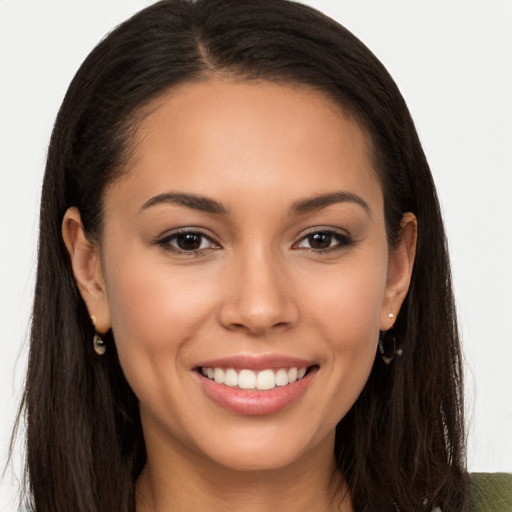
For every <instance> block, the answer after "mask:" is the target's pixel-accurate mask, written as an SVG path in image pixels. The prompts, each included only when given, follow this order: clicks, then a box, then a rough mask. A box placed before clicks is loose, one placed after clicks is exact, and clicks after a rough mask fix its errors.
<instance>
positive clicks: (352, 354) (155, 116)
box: [84, 80, 413, 470]
mask: <svg viewBox="0 0 512 512" xmlns="http://www.w3.org/2000/svg"><path fill="white" fill-rule="evenodd" d="M152 107H153V108H152V109H151V113H150V114H149V115H148V116H147V117H146V118H145V119H144V121H143V122H142V124H141V125H140V127H139V129H138V132H137V134H136V138H135V148H136V150H135V153H134V155H133V157H132V158H131V160H130V162H129V165H128V169H127V173H126V174H125V175H124V176H123V177H122V178H120V179H119V180H118V181H116V182H115V183H114V184H113V185H112V186H111V187H110V188H109V189H108V191H107V194H106V197H105V217H104V226H105V227H104V233H103V237H102V242H101V248H100V251H99V254H100V256H101V266H100V267H98V269H97V270H98V271H97V272H96V274H95V275H96V288H95V292H94V293H95V296H94V297H95V298H91V297H88V296H87V292H86V293H85V294H84V298H85V299H86V302H87V304H88V307H89V311H90V313H91V314H96V315H97V316H98V317H99V318H101V319H103V323H104V324H105V328H107V327H109V326H111V327H112V329H113V333H114V336H115V340H116V345H117V349H118V352H119V358H120V362H121V365H122V368H123V370H124V372H125V375H126V378H127V380H128V382H129V383H130V385H131V387H132V388H133V391H134V392H135V394H136V395H137V397H138V399H139V401H140V412H141V419H142V424H143V429H144V435H145V438H146V442H147V445H148V453H149V454H151V453H168V454H170V455H171V454H172V456H174V457H176V456H180V454H181V455H184V456H185V457H188V458H189V459H194V458H196V459H197V460H202V461H210V462H213V463H216V464H221V465H222V466H225V467H229V468H234V469H239V470H247V469H264V468H280V467H284V466H286V465H287V464H291V463H292V462H294V461H299V460H301V459H302V460H305V459H304V458H305V457H306V456H307V455H308V454H311V453H320V452H323V453H332V446H333V442H334V429H335V426H336V424H337V423H338V422H339V421H340V419H341V418H342V417H343V416H344V415H345V414H346V413H347V411H348V410H349V409H350V407H351V406H352V404H353V403H354V402H355V400H356V398H357V397H358V395H359V393H360V392H361V390H362V388H363V386H364V384H365V382H366V380H367V378H368V375H369V373H370V370H371V367H372V364H373V361H374V358H375V354H376V349H377V341H378V334H379V329H382V330H386V329H388V328H389V327H390V326H391V324H392V322H393V320H392V319H391V318H389V316H388V314H389V313H394V314H395V315H396V314H397V312H398V309H399V307H400V304H401V302H402V300H403V297H404V295H405V293H406V289H407V285H408V279H409V275H410V267H411V263H410V262H411V259H412V256H411V254H412V252H413V250H411V246H412V244H410V243H409V244H402V246H400V247H399V248H398V249H396V250H391V251H390V249H389V247H388V244H387V239H386V231H385V225H384V215H383V195H382V190H381V187H380V184H379V181H378V178H377V176H376V173H375V171H374V169H373V168H372V165H371V158H370V146H369V139H368V137H367V136H366V134H365V133H364V132H363V131H362V130H361V129H360V128H359V126H358V124H357V123H356V122H355V121H354V120H353V119H351V118H350V117H348V116H346V115H345V114H344V113H343V112H342V111H341V110H340V109H339V108H338V107H337V106H336V105H335V104H333V103H332V102H331V101H330V100H329V99H327V98H326V97H325V96H324V95H322V94H321V93H319V92H316V91H313V90H311V89H308V88H304V87H291V86H286V85H276V84H270V83H266V82H260V83H252V82H251V83H247V82H236V83H235V82H232V81H227V80H226V81H222V80H210V81H206V82H203V83H196V84H186V85H183V86H181V87H179V88H175V89H173V90H171V91H170V92H169V93H167V94H166V95H165V96H163V97H162V98H160V99H159V100H158V101H156V102H155V103H154V104H153V105H152ZM411 224H412V223H411ZM407 230H409V231H412V230H410V229H407ZM407 230H406V231H407ZM411 236H412V235H411ZM404 247H405V248H404ZM100 274H101V277H98V275H100ZM304 371H306V373H305V375H304V376H303V377H302V378H300V377H301V375H302V374H303V373H304ZM297 374H298V375H297ZM241 388H242V389H241ZM269 388H270V389H269Z"/></svg>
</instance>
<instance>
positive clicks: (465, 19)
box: [0, 0, 512, 512]
mask: <svg viewBox="0 0 512 512" xmlns="http://www.w3.org/2000/svg"><path fill="white" fill-rule="evenodd" d="M150 3H151V1H148V0H45V1H44V2H41V1H39V0H0V263H1V264H0V339H1V341H0V343H1V352H0V354H1V356H0V377H1V378H0V411H1V412H0V463H1V464H2V467H3V465H4V464H5V461H6V454H7V447H8V442H9V435H10V431H11V428H12V424H13V421H14V417H15V412H16V407H17V404H18V402H19V400H20V397H21V387H22V382H23V376H24V371H25V365H26V355H27V334H28V324H29V318H30V308H31V301H32V293H33V292H32V290H33V285H34V277H35V257H36V248H37V224H38V207H39V194H40V187H41V181H42V173H43V167H44V160H45V153H46V148H47V144H48V140H49V137H50V131H51V128H52V124H53V120H54V118H55V115H56V113H57V110H58V108H59V105H60V102H61V100H62V98H63V96H64V93H65V90H66V88H67V86H68V84H69V82H70V80H71V78H72V76H73V74H74V73H75V71H76V70H77V68H78V66H79V65H80V63H81V62H82V60H83V59H84V58H85V56H86V55H87V53H88V52H89V51H90V50H91V49H92V48H93V46H94V45H95V44H96V43H97V42H98V41H99V40H100V39H101V38H102V37H103V36H104V35H105V34H106V33H107V32H108V31H109V30H110V29H111V28H112V27H114V26H115V25H116V24H118V23H120V22H121V21H122V20H124V19H125V18H126V17H127V16H129V15H130V14H132V13H133V12H135V11H137V10H139V9H141V8H143V7H145V6H146V5H149V4H150ZM304 3H308V4H309V5H312V6H314V7H316V8H319V9H320V10H323V11H324V12H326V13H327V14H329V15H331V16H332V17H334V18H335V19H337V20H338V21H340V22H341V23H342V24H344V25H345V26H346V27H347V28H349V29H350V30H351V31H353V32H354V33H355V34H356V35H357V36H358V37H360V38H361V39H362V40H363V41H364V42H365V43H366V44H367V46H369V47H370V48H371V49H372V50H373V51H374V53H375V54H376V55H377V56H378V57H379V58H380V59H381V60H382V61H383V62H384V64H385V65H386V67H387V68H388V69H389V71H390V72H391V74H392V75H393V77H394V78H395V80H396V82H397V84H398V86H399V88H400V89H401V91H402V93H403V95H404V96H405V98H406V101H407V102H408V105H409V108H410V110H411V112H412V115H413V118H414V119H415V122H416V125H417V128H418V131H419V134H420V137H421V140H422V142H423V145H424V148H425V151H426V154H427V157H428V159H429V162H430V165H431V168H432V171H433V174H434V178H435V180H436V183H437V186H438V190H439V195H440V198H441V203H442V207H443V211H444V216H445V221H446V227H447V231H448V237H449V243H450V252H451V256H452V264H453V274H454V282H455V291H456V297H457V302H458V307H459V315H460V324H461V329H462V333H463V342H464V352H465V358H466V367H467V371H466V379H467V380H466V382H467V384H466V388H467V402H468V413H467V419H468V426H469V438H468V448H469V452H468V465H469V469H470V470H471V471H512V442H511V441H510V434H511V433H512V398H511V394H512V372H511V371H510V365H511V362H512V327H511V317H512V207H511V204H510V203H511V200H512V155H511V150H512V30H511V27H512V1H511V0H486V1H485V2H484V1H482V0H479V1H476V0H437V1H434V0H395V1H383V0H358V1H357V2H355V1H353V0H330V1H329V0H323V1H322V0H309V1H307V2H304ZM60 341H61V342H62V343H65V340H60ZM383 442H385V440H383ZM20 453H21V451H20V449H19V448H18V449H17V450H16V451H15V464H14V474H13V471H11V470H10V469H9V470H8V471H7V472H6V473H5V476H4V478H3V483H2V486H1V488H0V510H2V511H5V512H8V511H11V510H14V505H13V502H12V499H13V496H14V494H15V490H16V488H17V487H18V483H17V481H16V473H18V475H19V460H20Z"/></svg>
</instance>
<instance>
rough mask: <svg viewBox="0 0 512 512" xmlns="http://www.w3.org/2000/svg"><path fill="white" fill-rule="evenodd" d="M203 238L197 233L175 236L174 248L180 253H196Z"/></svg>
mask: <svg viewBox="0 0 512 512" xmlns="http://www.w3.org/2000/svg"><path fill="white" fill-rule="evenodd" d="M203 238H204V237H203V235H201V234H199V233H183V234H182V235H177V236H176V238H175V239H176V246H177V247H178V248H179V249H181V250H182V251H197V250H198V249H200V248H201V243H202V241H203Z"/></svg>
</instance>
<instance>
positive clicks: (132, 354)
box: [107, 256, 212, 391]
mask: <svg viewBox="0 0 512 512" xmlns="http://www.w3.org/2000/svg"><path fill="white" fill-rule="evenodd" d="M116 261H118V262H121V263H120V264H118V265H117V266H116V267H115V268H114V269H112V271H111V272H109V274H108V277H109V279H108V281H107V290H108V297H109V304H110V310H111V320H112V330H113V333H114V336H115V340H116V346H117V350H118V353H119V358H120V361H121V365H122V368H123V370H124V372H125V375H126V377H127V379H128V381H129V382H130V384H132V387H133V388H134V391H136V388H137V387H138V383H137V382H136V380H141V379H143V381H144V382H145V383H147V382H146V381H148V380H149V379H150V378H151V379H153V380H154V381H157V380H158V378H157V377H158V374H159V373H163V372H165V373H166V375H165V380H168V379H169V378H172V373H170V372H172V370H173V368H172V366H174V367H175V369H177V368H180V360H179V357H180V353H181V348H182V347H183V345H186V344H187V341H188V340H189V339H191V338H193V337H194V335H195V333H196V332H197V331H198V330H199V329H200V327H201V326H202V325H203V324H204V322H205V319H208V318H209V317H210V316H211V315H212V313H211V311H210V309H211V308H210V301H209V297H210V296H211V290H209V288H208V286H207V282H205V281H204V280H202V279H201V276H200V275H199V274H196V275H195V276H194V277H193V282H191V278H190V273H188V274H186V275H185V273H183V272H181V273H180V271H179V270H178V271H176V270H173V272H170V271H169V268H168V267H167V266H166V265H165V264H163V265H162V264H159V265H157V264H154V265H152V264H150V263H149V264H148V261H147V260H145V261H144V262H143V261H141V260H138V259H137V258H136V257H135V256H131V257H129V258H126V257H125V258H124V259H123V258H117V259H116ZM203 283H206V284H203ZM162 361H166V362H167V364H166V365H162ZM150 376H152V377H150ZM160 377H163V375H162V376H160Z"/></svg>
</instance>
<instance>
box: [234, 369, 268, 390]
mask: <svg viewBox="0 0 512 512" xmlns="http://www.w3.org/2000/svg"><path fill="white" fill-rule="evenodd" d="M242 371H243V370H242ZM256 387H257V388H258V389H260V390H262V391H265V390H267V389H273V388H275V387H276V378H275V375H274V372H273V371H272V370H263V371H262V372H260V373H258V379H257V380H256Z"/></svg>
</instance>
